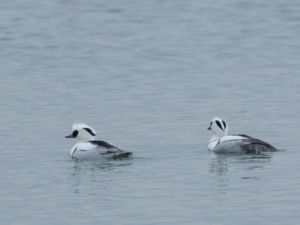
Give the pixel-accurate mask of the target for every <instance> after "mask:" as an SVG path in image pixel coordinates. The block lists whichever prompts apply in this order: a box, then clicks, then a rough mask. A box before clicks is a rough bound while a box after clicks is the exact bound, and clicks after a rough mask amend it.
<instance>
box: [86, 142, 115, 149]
mask: <svg viewBox="0 0 300 225" xmlns="http://www.w3.org/2000/svg"><path fill="white" fill-rule="evenodd" d="M90 143H92V144H94V145H98V146H100V147H104V148H107V149H110V148H117V147H115V146H113V145H112V144H109V143H107V142H106V141H90Z"/></svg>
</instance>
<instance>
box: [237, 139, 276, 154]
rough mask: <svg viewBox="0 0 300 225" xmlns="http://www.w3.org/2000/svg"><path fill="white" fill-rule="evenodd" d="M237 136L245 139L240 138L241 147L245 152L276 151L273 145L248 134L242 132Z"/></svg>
mask: <svg viewBox="0 0 300 225" xmlns="http://www.w3.org/2000/svg"><path fill="white" fill-rule="evenodd" d="M239 136H242V137H245V139H242V140H241V147H242V149H243V150H244V151H246V152H247V153H259V152H274V151H278V149H276V148H275V147H274V146H272V145H270V144H269V143H267V142H265V141H262V140H260V139H257V138H252V137H250V136H248V135H243V134H241V135H239Z"/></svg>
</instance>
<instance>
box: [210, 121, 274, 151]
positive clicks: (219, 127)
mask: <svg viewBox="0 0 300 225" xmlns="http://www.w3.org/2000/svg"><path fill="white" fill-rule="evenodd" d="M207 129H208V130H211V131H212V133H213V135H212V137H211V139H210V140H209V142H208V149H209V150H211V151H214V152H220V153H255V154H259V153H261V152H274V151H278V149H277V148H275V147H274V146H272V145H270V144H269V143H267V142H265V141H262V140H260V139H257V138H253V137H250V136H248V135H244V134H238V135H228V134H227V132H228V125H227V124H226V122H225V121H224V120H222V119H220V118H218V117H215V118H213V119H212V120H211V122H210V125H209V127H208V128H207Z"/></svg>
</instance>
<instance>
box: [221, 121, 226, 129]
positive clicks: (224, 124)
mask: <svg viewBox="0 0 300 225" xmlns="http://www.w3.org/2000/svg"><path fill="white" fill-rule="evenodd" d="M222 123H223V126H224V128H225V129H226V123H225V121H224V120H222Z"/></svg>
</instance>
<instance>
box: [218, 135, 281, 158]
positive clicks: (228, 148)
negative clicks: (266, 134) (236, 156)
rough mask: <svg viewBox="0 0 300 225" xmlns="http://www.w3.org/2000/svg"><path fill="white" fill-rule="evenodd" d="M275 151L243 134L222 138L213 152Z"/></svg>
mask: <svg viewBox="0 0 300 225" xmlns="http://www.w3.org/2000/svg"><path fill="white" fill-rule="evenodd" d="M276 150H277V149H276V148H275V147H273V146H272V145H270V144H268V143H267V142H264V141H262V140H260V139H257V138H252V137H250V136H248V135H243V134H241V135H228V136H224V137H222V138H221V139H220V141H219V142H218V144H217V145H216V148H215V151H217V152H224V153H260V152H270V151H276Z"/></svg>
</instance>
